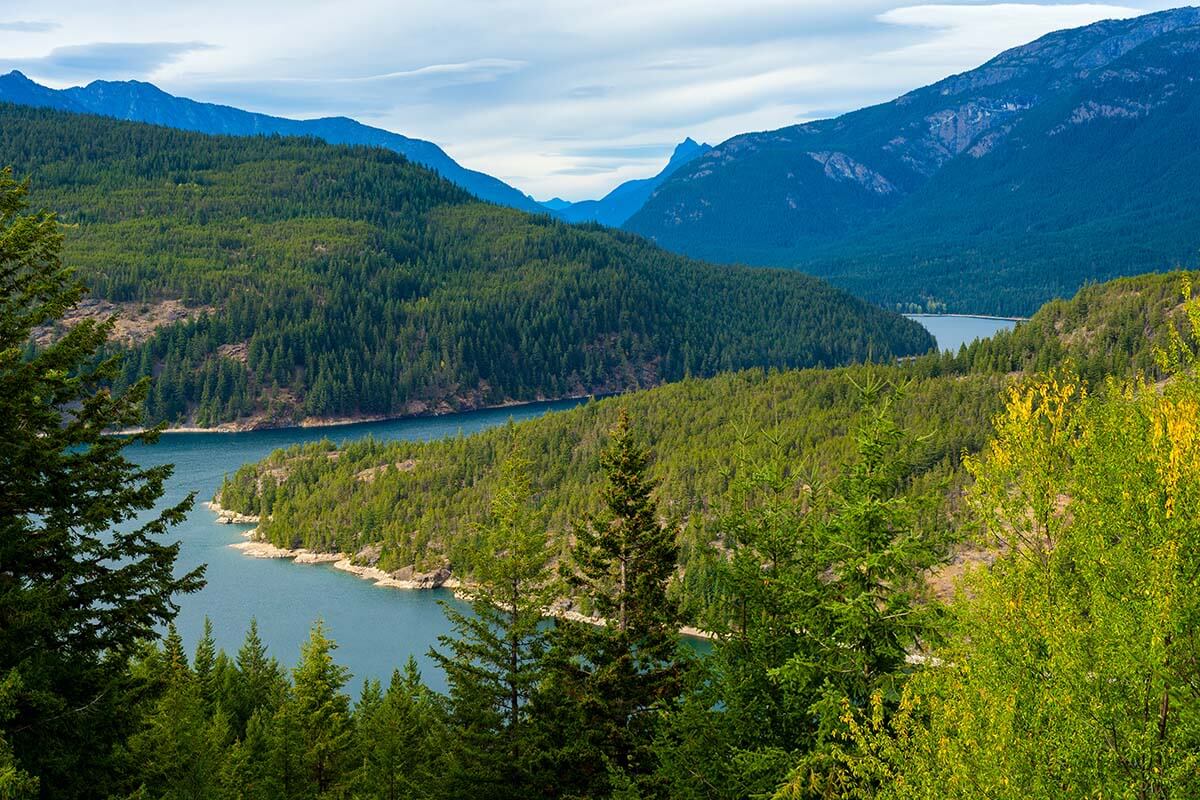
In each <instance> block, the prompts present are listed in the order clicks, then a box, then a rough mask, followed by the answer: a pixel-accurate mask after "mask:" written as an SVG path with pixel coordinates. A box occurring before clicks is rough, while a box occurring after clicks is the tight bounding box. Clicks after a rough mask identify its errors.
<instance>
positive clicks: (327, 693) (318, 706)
mask: <svg viewBox="0 0 1200 800" xmlns="http://www.w3.org/2000/svg"><path fill="white" fill-rule="evenodd" d="M336 647H337V644H335V643H334V642H333V640H332V639H329V638H328V637H327V636H326V635H325V626H324V624H323V623H321V622H319V621H318V622H317V624H316V626H314V627H313V629H312V633H311V634H309V638H308V641H307V642H306V643H305V644H304V646H303V647H302V648H301V655H300V663H299V664H298V665H297V666H296V668H295V670H293V671H292V682H293V688H292V695H291V697H289V698H288V700H287V701H286V702H285V703H284V706H285V707H287V714H286V715H285V717H286V719H287V722H288V723H289V724H287V725H285V726H283V730H282V731H280V733H281V735H295V736H297V740H296V742H295V746H296V748H297V750H296V751H295V753H296V755H297V762H298V764H299V766H300V775H298V776H296V777H297V778H298V783H299V784H300V785H301V786H303V787H304V790H303V791H305V792H307V793H311V794H313V795H316V796H318V797H319V796H322V795H325V794H327V793H330V792H336V791H340V790H341V789H342V788H343V787H344V786H345V785H346V783H347V782H348V780H349V777H350V770H351V767H352V764H353V761H352V749H353V744H354V738H353V737H354V730H353V727H352V725H351V722H350V697H349V695H347V694H346V693H345V692H344V691H343V687H345V685H346V680H347V679H348V678H349V673H348V672H347V670H346V668H345V667H342V666H340V665H338V664H337V663H336V662H334V660H333V651H334V649H336ZM301 796H304V795H303V794H302V795H301Z"/></svg>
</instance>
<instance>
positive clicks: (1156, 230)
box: [626, 8, 1200, 314]
mask: <svg viewBox="0 0 1200 800" xmlns="http://www.w3.org/2000/svg"><path fill="white" fill-rule="evenodd" d="M1197 77H1200V10H1197V9H1191V8H1185V9H1178V10H1175V11H1168V12H1162V13H1159V14H1149V15H1146V16H1142V17H1137V18H1134V19H1130V20H1120V21H1109V22H1100V23H1096V24H1094V25H1089V26H1087V27H1084V28H1079V29H1075V30H1067V31H1059V32H1057V33H1052V34H1049V35H1048V36H1045V37H1043V38H1041V39H1038V40H1037V41H1035V42H1032V43H1030V44H1028V45H1025V46H1022V47H1018V48H1015V49H1013V50H1010V51H1007V52H1005V53H1002V54H1001V55H999V56H997V57H996V58H995V59H993V60H991V61H989V62H988V63H986V64H984V65H983V66H981V67H979V68H978V69H975V70H972V71H969V72H966V73H963V74H961V75H955V76H951V77H949V78H946V79H945V80H943V81H940V82H938V83H935V84H933V85H931V86H927V87H925V88H922V89H918V90H916V91H914V92H911V93H909V94H906V95H904V96H903V97H900V98H898V99H896V100H894V101H892V102H890V103H885V104H882V105H879V106H874V107H871V108H867V109H863V110H861V111H856V112H853V113H850V114H846V115H844V116H842V117H838V118H836V119H832V120H823V121H820V122H813V123H808V124H804V125H798V126H793V127H790V128H784V129H780V130H777V131H770V132H766V133H752V134H745V135H743V136H738V137H735V138H733V139H730V140H729V141H727V142H724V143H723V144H721V145H719V146H717V147H716V148H714V149H713V150H712V151H711V152H709V153H708V154H706V155H704V156H702V157H700V158H698V159H696V160H695V161H694V162H692V163H690V164H688V165H687V166H685V167H684V168H682V169H681V170H679V171H678V172H677V173H676V174H675V175H674V176H672V177H671V178H670V179H669V180H668V181H667V182H666V183H664V184H663V186H662V187H660V188H659V189H658V191H657V192H656V193H655V195H654V196H653V197H652V198H651V199H650V201H648V202H647V204H646V206H645V207H643V209H642V210H641V211H639V212H638V214H636V215H635V216H634V217H633V218H631V219H630V220H629V222H628V223H627V225H626V227H627V228H628V229H629V230H632V231H636V232H639V233H642V234H644V235H647V236H650V237H652V238H654V239H655V240H656V241H658V242H659V243H661V244H663V245H664V246H666V247H669V248H671V249H674V250H678V251H680V252H686V253H689V254H692V255H695V256H699V257H704V258H713V259H718V260H725V261H743V262H751V263H763V264H777V265H782V264H789V265H794V266H798V267H800V268H801V269H804V270H805V271H808V272H811V273H813V274H817V275H823V276H828V277H829V278H830V279H831V280H833V281H834V282H835V283H837V284H838V285H841V286H844V287H846V288H849V289H850V290H851V291H853V292H855V293H858V294H860V295H861V296H864V297H868V298H870V299H873V300H876V301H879V302H882V303H885V304H888V305H900V306H901V307H913V308H916V307H920V308H933V309H948V310H952V311H963V312H973V313H985V312H986V313H1006V314H1029V313H1032V312H1033V311H1034V310H1036V308H1037V307H1038V306H1039V305H1041V304H1042V303H1044V302H1046V301H1047V300H1049V299H1051V298H1054V297H1056V296H1070V295H1071V294H1073V293H1074V291H1075V290H1076V289H1077V288H1078V287H1079V286H1081V285H1083V284H1085V283H1087V282H1089V281H1096V280H1105V279H1108V278H1111V277H1115V276H1118V275H1122V274H1136V273H1141V272H1146V271H1148V270H1151V269H1157V268H1161V267H1162V266H1171V265H1186V264H1192V263H1194V262H1195V260H1196V257H1197V251H1198V250H1200V246H1198V243H1197V239H1196V236H1195V231H1196V230H1197V227H1198V223H1200V218H1198V217H1197V214H1200V212H1198V211H1197V210H1196V209H1198V208H1200V202H1198V201H1200V157H1198V156H1197V153H1196V151H1195V147H1194V146H1193V143H1194V142H1195V141H1197V139H1198V138H1200V87H1198V86H1197V82H1196V79H1197Z"/></svg>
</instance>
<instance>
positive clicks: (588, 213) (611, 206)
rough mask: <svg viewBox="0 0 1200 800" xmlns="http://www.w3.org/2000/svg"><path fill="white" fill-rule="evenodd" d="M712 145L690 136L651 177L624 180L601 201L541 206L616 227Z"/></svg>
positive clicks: (561, 214) (568, 216) (556, 201)
mask: <svg viewBox="0 0 1200 800" xmlns="http://www.w3.org/2000/svg"><path fill="white" fill-rule="evenodd" d="M711 149H712V148H711V147H709V146H708V145H706V144H698V143H697V142H696V140H695V139H693V138H692V137H690V136H688V137H687V138H686V139H684V140H683V141H682V142H680V143H679V144H677V145H675V149H674V150H672V151H671V158H670V159H668V160H667V164H666V166H665V167H663V168H662V170H661V171H659V173H658V174H657V175H655V176H653V177H651V178H638V179H636V180H632V181H625V182H624V183H622V184H621V185H620V186H618V187H617V188H615V189H613V190H612V191H611V192H609V193H608V194H606V195H604V197H602V198H600V199H599V200H581V201H579V202H577V203H569V202H567V201H565V200H560V199H559V198H557V197H556V198H554V199H553V200H547V201H546V202H545V203H542V205H543V206H544V207H545V208H547V209H548V210H550V211H552V212H554V213H555V214H557V215H558V216H559V217H560V218H562V219H564V220H566V221H567V222H599V223H601V224H603V225H610V226H613V227H616V226H619V225H622V224H624V223H625V221H626V220H627V219H629V218H630V217H632V216H633V215H634V214H635V213H637V210H638V209H639V208H641V207H642V206H643V205H644V204H645V202H646V201H647V200H648V199H650V196H651V195H652V194H654V190H655V189H657V188H658V187H659V185H660V184H662V182H663V181H665V180H666V179H667V178H669V177H670V176H671V174H672V173H674V172H675V171H676V170H678V169H679V168H680V167H682V166H683V165H684V164H687V163H688V162H690V161H692V160H693V159H695V158H697V157H698V156H701V155H704V154H705V153H707V152H708V151H709V150H711Z"/></svg>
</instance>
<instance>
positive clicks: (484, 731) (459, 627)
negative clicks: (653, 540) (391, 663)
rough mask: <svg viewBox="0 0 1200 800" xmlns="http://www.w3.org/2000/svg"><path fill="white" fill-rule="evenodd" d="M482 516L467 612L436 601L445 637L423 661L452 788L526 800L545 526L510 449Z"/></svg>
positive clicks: (543, 596) (548, 588)
mask: <svg viewBox="0 0 1200 800" xmlns="http://www.w3.org/2000/svg"><path fill="white" fill-rule="evenodd" d="M500 473H501V474H500V477H499V481H498V487H497V489H496V493H495V496H494V497H493V498H492V504H491V514H490V518H489V520H488V522H487V523H485V524H484V525H482V526H480V528H479V531H478V536H479V541H480V543H481V550H482V554H483V557H482V558H481V559H480V566H479V568H478V569H477V571H476V575H475V581H474V584H473V586H472V588H471V613H470V614H466V613H463V612H461V611H459V610H457V609H456V608H454V607H453V606H451V605H449V604H443V607H444V609H445V612H446V615H447V617H448V618H449V619H450V621H451V623H452V625H453V626H454V631H455V633H454V635H453V636H442V637H440V638H439V641H440V643H441V645H442V647H443V648H445V650H444V651H442V652H439V651H436V650H435V651H434V652H433V654H432V655H433V656H434V658H435V659H436V660H437V661H438V663H439V664H441V666H442V668H443V669H444V670H445V671H446V677H447V680H448V682H449V684H450V708H451V726H452V732H453V735H454V737H455V738H456V740H457V745H458V750H457V755H458V758H457V763H456V767H457V771H456V776H455V777H456V778H457V779H458V780H459V781H461V782H462V786H461V788H462V791H464V792H467V793H470V794H480V793H482V792H484V791H485V790H486V791H487V792H488V794H489V795H491V796H505V797H507V796H512V797H523V796H528V794H529V791H530V790H529V787H530V785H531V783H532V782H533V781H534V780H535V777H534V775H533V771H532V770H533V768H532V764H533V755H534V754H533V752H532V749H533V744H532V740H533V735H534V730H533V721H532V720H531V719H530V700H531V699H532V697H533V695H534V693H535V692H536V690H537V687H538V683H539V681H540V680H541V678H542V666H543V663H542V661H543V655H544V652H545V647H546V635H545V632H544V627H543V625H542V618H543V615H544V614H545V612H546V609H547V607H548V606H549V605H550V603H551V601H552V600H553V599H554V595H555V586H554V583H553V581H552V580H551V573H550V570H549V569H548V564H549V561H550V553H551V551H550V548H549V544H548V540H547V536H546V531H545V528H544V527H543V526H542V524H541V523H540V519H539V516H538V514H537V512H536V511H535V509H534V508H533V506H532V502H531V495H532V488H531V482H530V475H529V462H528V460H527V459H526V458H525V457H524V455H523V454H522V453H521V452H520V450H519V448H517V449H514V450H513V451H512V452H511V453H510V454H509V456H508V457H507V458H506V459H505V461H504V463H503V464H502V465H501V468H500Z"/></svg>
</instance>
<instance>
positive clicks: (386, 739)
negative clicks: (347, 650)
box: [354, 657, 448, 800]
mask: <svg viewBox="0 0 1200 800" xmlns="http://www.w3.org/2000/svg"><path fill="white" fill-rule="evenodd" d="M354 723H355V732H356V736H357V739H358V749H359V751H360V752H361V753H362V762H361V766H360V767H359V769H358V771H357V774H356V776H355V779H354V791H355V793H356V795H360V796H363V797H372V798H379V800H401V798H431V797H439V796H442V794H441V790H442V788H443V786H444V783H445V781H444V777H443V776H444V767H445V751H446V749H447V743H448V739H447V735H446V729H445V725H444V723H443V719H442V713H441V709H440V708H439V705H438V700H437V697H436V695H435V694H434V693H433V691H432V690H430V689H429V688H428V687H426V686H425V685H424V684H423V683H421V674H420V672H419V670H418V669H417V662H416V661H415V660H414V659H413V658H411V657H410V658H409V660H408V662H407V663H406V664H405V666H404V670H403V672H401V671H400V670H396V671H395V672H393V673H392V680H391V683H390V684H389V685H388V688H387V691H386V692H385V691H383V690H382V689H381V687H380V685H379V682H378V681H368V682H367V683H366V685H365V686H364V688H363V693H362V696H361V697H360V698H359V701H358V703H357V704H356V705H355V707H354Z"/></svg>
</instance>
